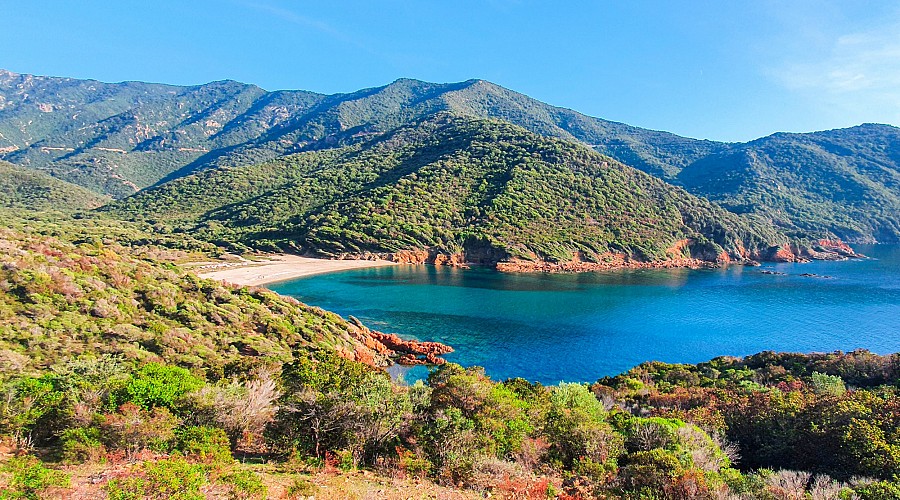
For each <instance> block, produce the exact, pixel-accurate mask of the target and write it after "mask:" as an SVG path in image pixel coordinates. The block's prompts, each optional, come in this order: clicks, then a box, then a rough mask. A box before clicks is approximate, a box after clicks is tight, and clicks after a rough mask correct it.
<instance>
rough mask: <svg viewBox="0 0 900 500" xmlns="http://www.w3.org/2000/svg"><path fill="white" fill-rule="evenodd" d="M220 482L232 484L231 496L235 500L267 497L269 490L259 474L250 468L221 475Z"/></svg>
mask: <svg viewBox="0 0 900 500" xmlns="http://www.w3.org/2000/svg"><path fill="white" fill-rule="evenodd" d="M219 482H221V483H225V484H229V485H231V486H232V490H231V492H230V493H231V495H230V498H232V499H234V500H249V499H254V498H266V494H267V492H268V490H267V488H266V485H264V484H263V482H262V479H261V478H260V477H259V475H258V474H256V473H254V472H252V471H249V470H241V471H234V472H231V473H229V474H226V475H224V476H222V477H220V478H219Z"/></svg>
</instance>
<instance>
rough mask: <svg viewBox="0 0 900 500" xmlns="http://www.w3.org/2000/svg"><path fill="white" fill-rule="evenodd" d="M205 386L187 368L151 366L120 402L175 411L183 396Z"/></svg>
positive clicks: (139, 374) (137, 375) (126, 389)
mask: <svg viewBox="0 0 900 500" xmlns="http://www.w3.org/2000/svg"><path fill="white" fill-rule="evenodd" d="M203 384H204V381H203V379H201V378H198V377H195V376H194V375H192V374H191V372H189V371H188V370H186V369H184V368H180V367H177V366H168V365H161V364H158V363H149V364H147V365H144V366H143V367H141V369H140V370H138V371H137V373H135V374H134V376H133V377H132V378H131V380H129V381H128V383H127V384H126V385H125V387H124V389H122V391H120V394H119V395H118V398H117V400H118V401H119V402H120V403H124V402H131V403H134V404H136V405H138V406H140V407H142V408H144V409H146V410H150V409H153V408H155V407H158V406H161V407H164V408H168V409H170V410H175V409H176V407H177V403H178V402H179V400H180V399H181V397H182V396H184V395H185V394H187V393H188V392H190V391H193V390H195V389H199V388H200V387H202V386H203Z"/></svg>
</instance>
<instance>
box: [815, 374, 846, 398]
mask: <svg viewBox="0 0 900 500" xmlns="http://www.w3.org/2000/svg"><path fill="white" fill-rule="evenodd" d="M812 388H813V390H814V391H816V394H830V395H832V396H840V395H842V394H844V393H845V392H847V386H846V385H844V379H842V378H841V377H839V376H837V375H828V374H825V373H819V372H813V374H812Z"/></svg>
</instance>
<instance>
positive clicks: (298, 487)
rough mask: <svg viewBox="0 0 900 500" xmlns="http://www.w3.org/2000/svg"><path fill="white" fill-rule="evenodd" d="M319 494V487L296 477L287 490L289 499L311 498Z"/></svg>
mask: <svg viewBox="0 0 900 500" xmlns="http://www.w3.org/2000/svg"><path fill="white" fill-rule="evenodd" d="M318 492H319V487H318V486H316V485H315V484H313V483H312V482H310V481H307V480H306V479H303V478H300V477H295V478H294V482H293V483H291V485H290V486H288V488H287V495H288V497H289V498H296V497H311V496H315V495H316V493H318Z"/></svg>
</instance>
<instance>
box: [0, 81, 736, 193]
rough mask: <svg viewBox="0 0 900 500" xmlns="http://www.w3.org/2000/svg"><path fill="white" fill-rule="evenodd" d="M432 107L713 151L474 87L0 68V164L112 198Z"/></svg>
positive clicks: (632, 159)
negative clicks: (319, 84) (190, 82)
mask: <svg viewBox="0 0 900 500" xmlns="http://www.w3.org/2000/svg"><path fill="white" fill-rule="evenodd" d="M442 111H452V112H455V113H457V114H463V115H468V116H475V117H480V118H497V119H502V120H506V121H509V122H511V123H514V124H517V125H520V126H523V127H525V128H527V129H529V130H531V131H533V132H536V133H539V134H542V135H546V136H548V137H557V138H562V139H569V140H578V141H582V142H584V143H586V144H590V145H592V147H595V148H596V149H597V150H598V151H600V152H603V153H605V154H609V155H610V156H612V157H614V158H617V159H619V160H620V161H623V162H625V163H628V164H630V165H632V166H635V167H638V168H641V169H642V170H645V171H648V172H651V173H654V174H667V173H672V174H673V173H674V172H676V171H677V170H678V169H680V168H681V167H683V166H684V165H685V164H687V163H688V162H690V161H691V160H692V159H695V158H699V157H702V156H704V155H706V154H708V153H709V152H711V151H715V150H717V149H718V148H720V147H721V144H720V143H715V142H712V141H698V140H695V139H687V138H683V137H679V136H676V135H674V134H669V133H666V132H656V131H650V130H644V129H640V128H637V127H631V126H628V125H624V124H621V123H616V122H611V121H607V120H601V119H598V118H591V117H588V116H585V115H582V114H580V113H577V112H574V111H571V110H568V109H563V108H557V107H554V106H550V105H548V104H545V103H542V102H540V101H537V100H535V99H532V98H530V97H527V96H525V95H522V94H519V93H516V92H513V91H510V90H507V89H505V88H503V87H500V86H498V85H494V84H492V83H489V82H486V81H483V80H469V81H466V82H461V83H453V84H434V83H427V82H420V81H417V80H409V79H400V80H397V81H396V82H394V83H392V84H390V85H386V86H383V87H377V88H372V89H364V90H360V91H357V92H353V93H349V94H335V95H330V96H326V95H322V94H315V93H312V92H305V91H276V92H266V91H264V90H262V89H260V88H259V87H256V86H253V85H246V84H242V83H238V82H232V81H223V82H213V83H209V84H206V85H198V86H191V87H179V86H172V85H160V84H148V83H140V82H123V83H102V82H98V81H94V80H77V79H71V78H56V77H46V76H33V75H22V74H17V73H12V72H9V71H2V70H0V159H4V160H7V161H9V162H12V163H17V164H21V165H26V166H29V167H32V168H43V169H47V170H48V171H49V172H50V173H51V174H52V175H54V176H57V177H60V178H63V179H66V180H69V181H71V182H75V183H77V184H80V185H83V186H86V187H88V188H90V189H93V190H95V191H98V192H103V193H107V194H110V195H112V196H114V197H117V198H121V197H124V196H127V195H130V194H132V193H134V192H136V191H138V190H140V189H142V188H145V187H148V186H150V185H153V184H155V183H157V182H159V181H160V180H161V179H166V180H169V179H173V178H177V177H179V176H181V175H184V174H186V173H190V172H193V171H195V170H199V169H202V168H204V167H207V166H210V165H244V164H251V163H258V162H260V161H263V160H267V159H273V158H275V157H277V156H281V155H284V154H289V153H296V152H299V151H303V150H309V149H322V148H327V147H333V146H335V145H345V144H353V143H358V142H361V141H365V140H367V139H370V138H372V136H374V135H377V134H381V133H385V132H388V131H390V130H393V129H395V128H397V127H399V126H401V125H406V124H411V123H416V122H418V121H421V120H422V119H425V118H428V117H430V116H432V115H433V114H435V113H438V112H442Z"/></svg>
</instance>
